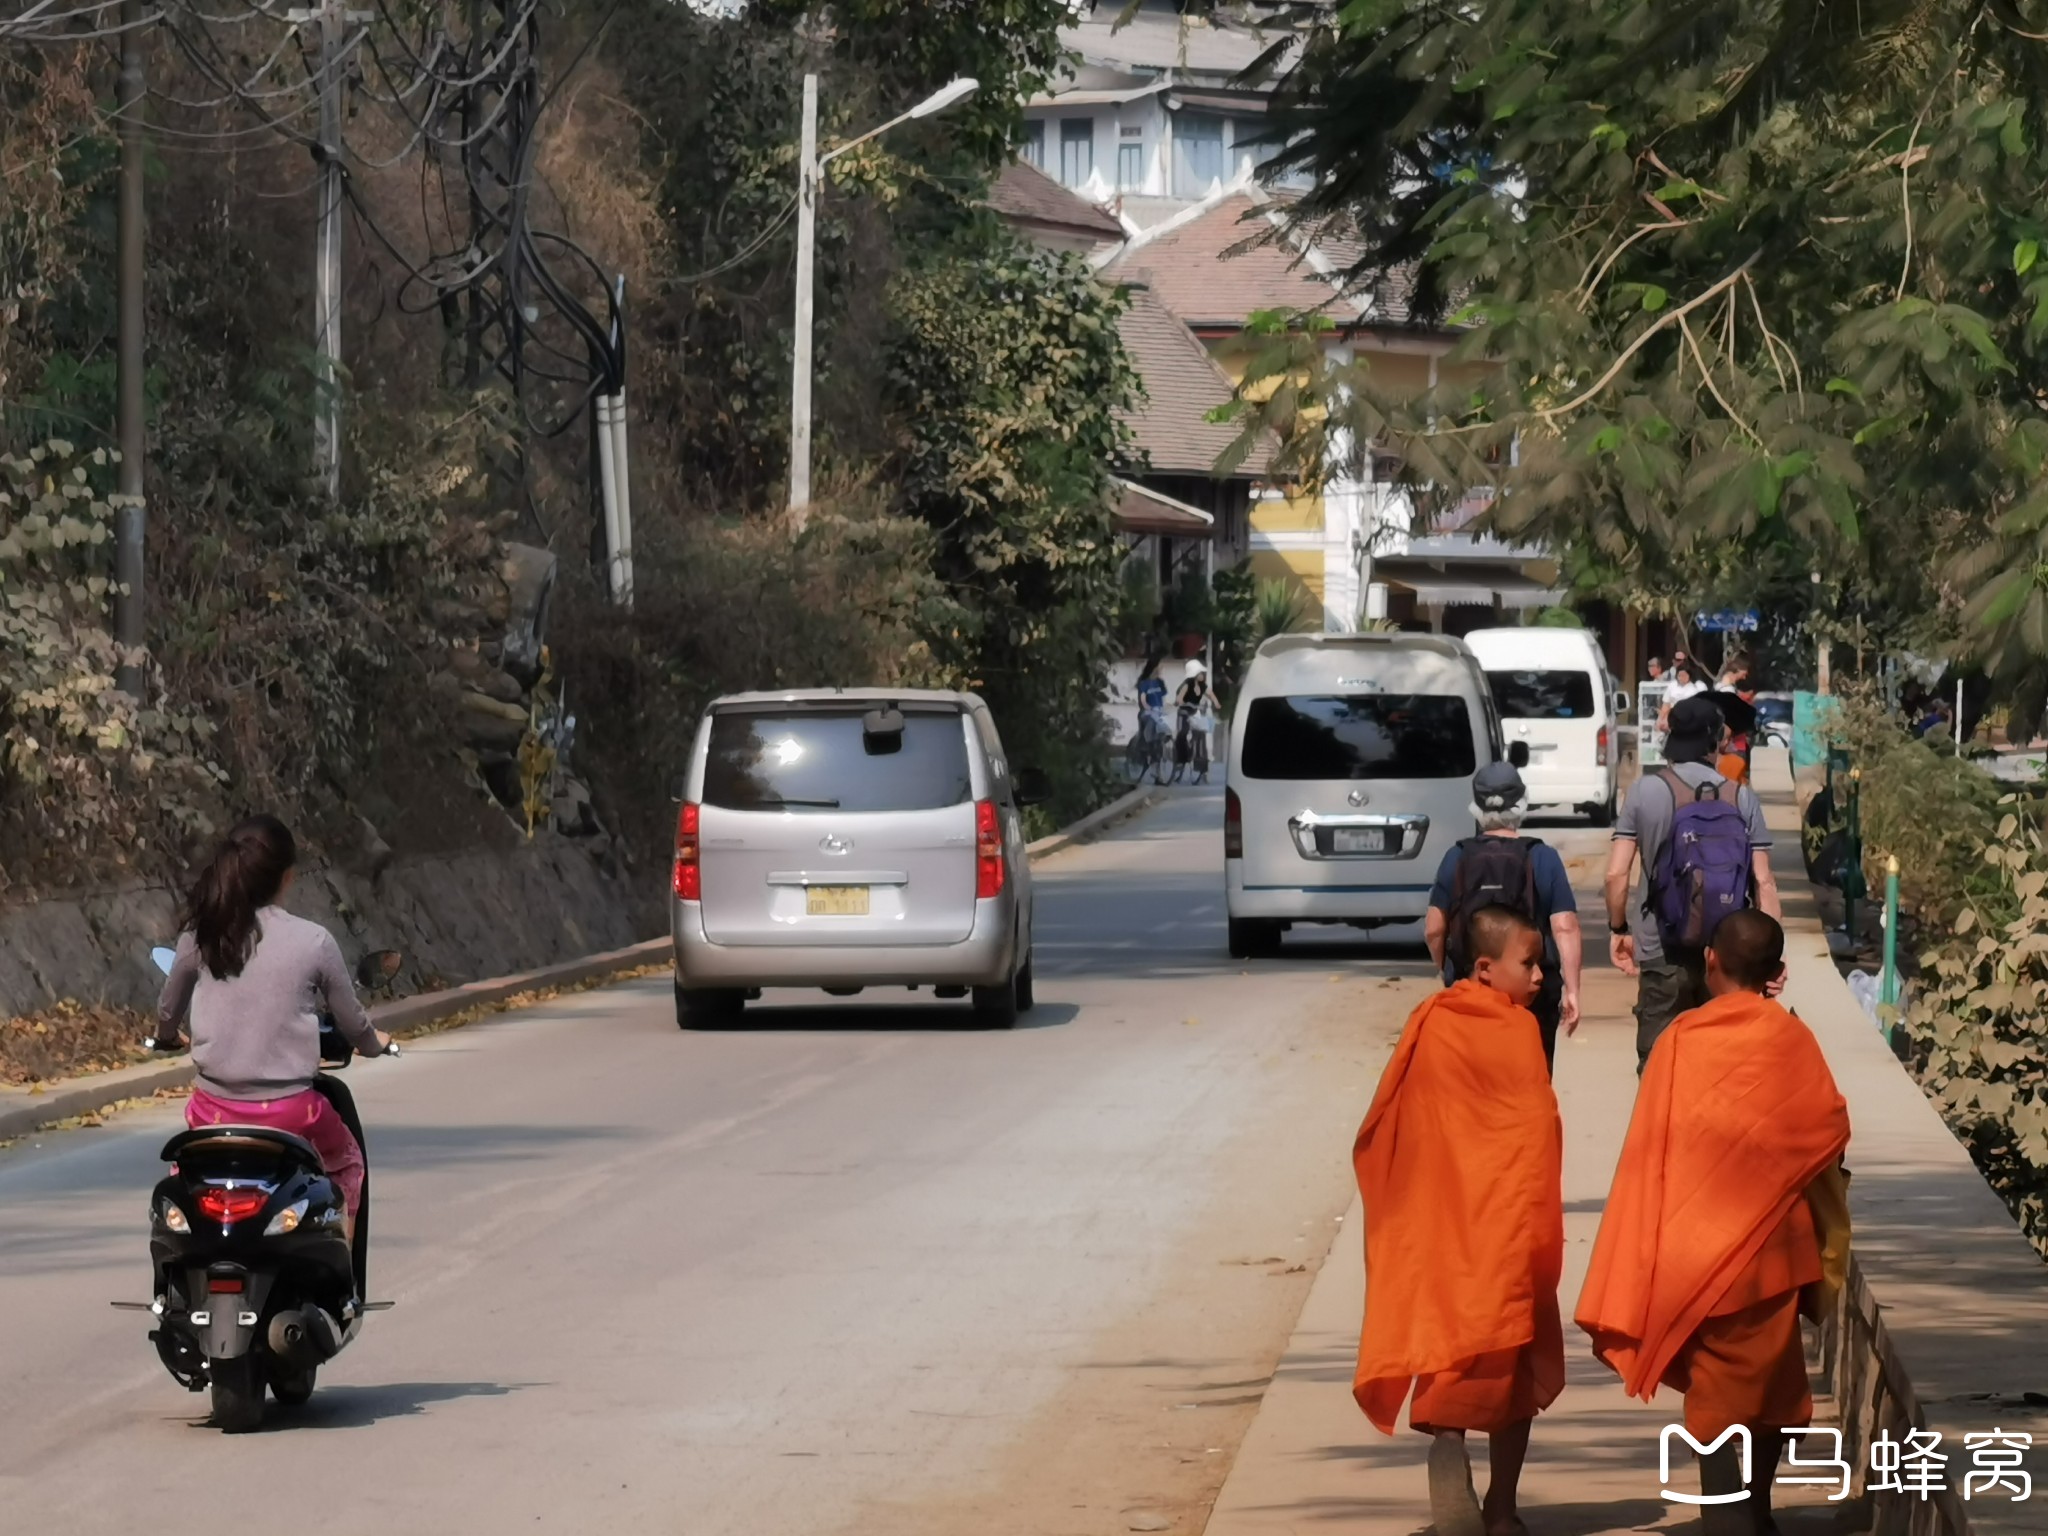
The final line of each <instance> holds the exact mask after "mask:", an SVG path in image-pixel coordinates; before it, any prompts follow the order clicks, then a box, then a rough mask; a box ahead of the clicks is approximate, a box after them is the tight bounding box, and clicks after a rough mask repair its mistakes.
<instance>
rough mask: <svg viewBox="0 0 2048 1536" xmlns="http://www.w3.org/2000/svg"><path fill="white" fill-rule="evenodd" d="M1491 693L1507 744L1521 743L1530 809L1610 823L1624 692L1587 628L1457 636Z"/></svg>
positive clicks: (1479, 631)
mask: <svg viewBox="0 0 2048 1536" xmlns="http://www.w3.org/2000/svg"><path fill="white" fill-rule="evenodd" d="M1465 643H1466V644H1467V645H1468V646H1470V647H1471V648H1472V654H1473V655H1475V656H1477V657H1478V658H1479V665H1480V666H1482V667H1484V668H1485V669H1486V679H1487V681H1488V683H1490V684H1491V685H1492V688H1493V704H1494V709H1495V711H1496V712H1497V713H1498V714H1499V715H1500V720H1501V728H1502V729H1503V730H1504V731H1505V732H1506V733H1507V739H1508V742H1509V744H1510V745H1513V744H1514V743H1515V742H1518V741H1520V742H1526V743H1527V744H1528V747H1529V766H1528V768H1527V769H1525V770H1524V771H1523V773H1522V780H1523V782H1524V783H1526V784H1527V785H1528V786H1529V806H1530V809H1532V810H1550V811H1565V812H1577V813H1578V814H1580V815H1583V816H1588V817H1590V818H1592V822H1593V825H1594V826H1596V827H1606V826H1612V825H1613V824H1614V808H1615V792H1616V787H1617V775H1618V772H1619V768H1620V757H1621V753H1620V750H1619V749H1620V743H1619V742H1618V741H1617V740H1616V739H1615V738H1616V732H1617V729H1618V727H1619V726H1620V724H1621V721H1622V719H1623V717H1624V716H1625V715H1626V713H1627V711H1628V695H1626V694H1624V693H1622V692H1620V691H1618V690H1617V689H1616V688H1615V686H1614V679H1613V678H1612V677H1611V676H1609V675H1608V671H1607V659H1606V657H1605V656H1603V655H1602V654H1601V651H1600V646H1599V642H1598V641H1596V640H1595V639H1594V638H1593V635H1592V632H1591V631H1590V630H1584V629H1548V628H1528V629H1475V630H1474V631H1472V633H1471V634H1469V635H1467V636H1466V637H1465Z"/></svg>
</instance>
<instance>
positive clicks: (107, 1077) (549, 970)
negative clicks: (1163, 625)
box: [0, 788, 1163, 1141]
mask: <svg viewBox="0 0 2048 1536" xmlns="http://www.w3.org/2000/svg"><path fill="white" fill-rule="evenodd" d="M1162 797H1163V791H1161V790H1159V789H1157V788H1150V789H1134V790H1132V791H1131V792H1130V793H1129V794H1127V795H1124V796H1122V797H1120V798H1119V799H1116V800H1113V801H1111V802H1110V803H1109V804H1108V805H1105V806H1104V807H1103V808H1102V809H1101V810H1099V811H1094V812H1091V813H1090V814H1089V815H1086V816H1083V817H1082V818H1081V819H1080V820H1079V821H1077V822H1075V823H1073V825H1071V826H1067V827H1062V828H1061V829H1060V830H1059V831H1057V832H1055V833H1053V834H1052V835H1051V836H1049V837H1041V838H1040V839H1039V840H1038V841H1037V842H1035V843H1032V844H1031V845H1030V846H1029V847H1028V848H1027V849H1026V850H1025V851H1026V852H1027V853H1028V854H1029V855H1030V857H1031V858H1032V860H1033V861H1034V862H1035V861H1037V860H1039V859H1042V858H1045V857H1047V856H1048V855H1051V854H1055V853H1058V852H1060V851H1061V850H1063V849H1066V848H1071V847H1073V846H1074V845H1075V844H1076V843H1080V842H1083V841H1085V840H1086V839H1088V838H1090V837H1092V836H1094V835H1095V834H1096V833H1098V832H1100V831H1102V830H1103V829H1104V828H1106V827H1108V826H1110V825H1111V824H1112V823H1115V822H1118V821H1121V820H1123V819H1124V818H1126V817H1129V816H1135V815H1137V814H1138V812H1140V811H1142V810H1144V809H1145V808H1146V807H1147V806H1149V805H1150V804H1151V803H1152V802H1153V801H1154V800H1157V799H1160V798H1162ZM669 953H670V940H669V938H668V936H667V935H666V934H664V935H663V936H662V937H660V938H658V939H649V940H647V942H646V943H644V944H634V945H630V946H628V947H627V948H625V949H613V950H606V951H604V952H603V953H601V954H595V955H585V956H584V957H583V958H582V959H580V960H565V961H563V962H562V963H561V964H560V965H545V966H542V967H541V968H540V969H539V970H534V971H521V972H519V973H518V974H517V975H513V976H496V977H492V978H490V979H489V980H486V981H472V982H469V983H467V984H465V985H463V986H459V987H450V988H448V989H447V990H445V991H441V992H423V993H421V994H420V995H419V996H417V997H402V998H398V999H396V1000H394V1001H392V1002H388V1003H378V1004H376V1005H375V1006H373V1007H372V1008H371V1009H370V1017H371V1018H373V1019H375V1020H376V1022H377V1027H378V1028H379V1029H382V1030H385V1031H387V1032H390V1033H398V1032H400V1031H403V1030H410V1029H418V1028H420V1027H421V1026H423V1025H427V1024H437V1023H439V1022H440V1021H441V1020H443V1019H446V1018H452V1017H453V1016H454V1015H456V1014H458V1013H465V1012H467V1011H468V1010H469V1009H471V1008H487V1007H489V1006H491V1005H492V1004H493V1003H504V1002H509V1001H511V1000H512V999H513V998H515V997H517V996H519V994H520V993H522V992H539V991H544V990H547V989H550V988H554V987H574V986H581V985H583V984H584V983H587V982H592V981H601V980H603V979H604V978H605V977H607V976H615V975H617V974H619V973H620V972H622V971H637V970H639V969H640V968H641V967H642V966H648V965H659V964H660V963H661V962H662V961H664V960H666V959H667V958H668V957H669ZM191 1081H192V1062H191V1059H190V1058H189V1057H178V1058H176V1059H175V1060H171V1061H152V1062H144V1063H143V1064H142V1065H140V1066H135V1067H123V1068H122V1069H121V1070H120V1071H118V1072H105V1073H100V1074H97V1075H95V1076H93V1077H91V1078H87V1079H84V1080H81V1081H73V1082H70V1083H59V1084H57V1085H55V1086H54V1087H51V1088H49V1089H47V1090H45V1091H44V1092H42V1093H38V1094H25V1093H15V1092H7V1093H6V1094H5V1095H4V1098H6V1099H18V1100H20V1102H18V1103H13V1104H8V1105H6V1107H5V1108H0V1141H11V1140H13V1139H14V1138H15V1137H17V1136H26V1135H28V1134H29V1133H31V1132H33V1131H36V1130H39V1129H40V1128H41V1127H43V1126H46V1125H50V1124H52V1123H53V1122H55V1121H58V1120H70V1119H74V1118H76V1117H77V1116H79V1115H93V1114H98V1113H99V1112H100V1111H101V1110H103V1109H106V1108H109V1107H110V1106H112V1105H115V1104H118V1103H120V1102H121V1101H122V1100H123V1099H146V1098H148V1097H150V1095H152V1094H155V1093H160V1092H163V1091H165V1090H172V1089H178V1088H184V1087H187V1086H189V1085H190V1083H191Z"/></svg>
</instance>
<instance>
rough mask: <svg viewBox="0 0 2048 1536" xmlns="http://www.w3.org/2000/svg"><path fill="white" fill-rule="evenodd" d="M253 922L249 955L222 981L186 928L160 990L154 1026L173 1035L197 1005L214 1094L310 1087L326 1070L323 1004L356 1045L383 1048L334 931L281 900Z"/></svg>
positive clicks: (203, 1061) (200, 1054)
mask: <svg viewBox="0 0 2048 1536" xmlns="http://www.w3.org/2000/svg"><path fill="white" fill-rule="evenodd" d="M256 925H257V934H258V937H257V939H256V943H255V946H254V947H253V948H252V949H251V951H250V953H249V963H248V964H247V965H245V966H243V967H242V973H241V975H239V976H230V977H228V978H227V979H226V980H225V981H223V980H221V979H219V978H218V977H216V976H214V975H213V974H211V973H210V972H209V971H208V970H207V969H206V965H205V963H204V962H203V961H202V960H201V959H200V958H199V950H198V948H197V946H195V945H194V944H193V942H192V935H191V934H189V933H185V934H180V935H179V937H178V958H177V961H176V962H175V963H174V964H173V965H172V966H171V974H170V975H169V976H168V977H167V978H166V979H165V981H164V990H163V995H162V997H160V998H159V999H158V1000H157V1010H156V1012H157V1027H158V1029H159V1030H160V1031H161V1032H162V1033H163V1034H165V1035H166V1036H168V1035H171V1034H173V1033H175V1032H176V1031H177V1029H178V1027H179V1026H180V1025H181V1024H185V1023H186V1022H187V1015H188V1014H189V1015H190V1021H189V1022H190V1025H191V1035H192V1065H193V1066H194V1067H195V1068H197V1070H198V1079H199V1086H200V1087H201V1088H202V1089H204V1090H205V1091H206V1092H208V1093H211V1094H213V1095H214V1096H215V1097H216V1098H222V1099H230V1100H240V1101H244V1102H247V1101H250V1100H267V1099H283V1098H289V1097H290V1096H291V1095H292V1094H295V1093H299V1092H302V1091H303V1090H305V1089H307V1088H310V1087H311V1086H312V1085H313V1080H314V1079H315V1078H317V1077H318V1076H319V1075H320V1009H321V1007H322V1005H323V1004H324V1005H325V1006H326V1008H327V1011H328V1012H330V1013H332V1014H333V1015H334V1021H335V1023H336V1024H337V1025H338V1026H340V1029H341V1032H342V1033H343V1034H344V1035H346V1036H348V1038H349V1042H350V1043H351V1044H352V1045H354V1046H355V1048H356V1049H357V1050H359V1051H362V1052H364V1053H366V1054H368V1053H373V1052H375V1051H376V1049H377V1030H376V1026H375V1025H373V1024H371V1022H370V1016H369V1014H368V1013H367V1012H365V1011H364V1009H363V1005H362V1003H361V1001H360V1000H358V998H357V997H356V989H355V985H354V983H352V982H351V981H350V980H349V974H348V967H347V966H346V965H344V964H342V960H341V947H340V946H339V945H337V944H336V943H335V942H334V935H333V934H331V933H329V932H328V931H327V930H326V929H325V928H322V927H321V926H320V925H319V924H318V923H309V922H307V921H306V920H305V919H304V918H303V917H294V916H292V914H291V913H289V912H286V911H284V910H283V909H282V908H280V907H265V908H264V909H263V910H262V911H261V912H259V913H258V914H257V917H256Z"/></svg>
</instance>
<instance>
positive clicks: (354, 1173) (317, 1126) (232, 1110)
mask: <svg viewBox="0 0 2048 1536" xmlns="http://www.w3.org/2000/svg"><path fill="white" fill-rule="evenodd" d="M185 1123H186V1124H187V1125H189V1126H191V1127H193V1128H194V1129H195V1130H196V1129H198V1128H199V1127H201V1126H207V1125H261V1126H265V1127H267V1128H269V1129H270V1130H273V1131H289V1132H290V1133H291V1134H292V1135H294V1136H300V1137H303V1138H304V1139H305V1140H307V1141H309V1142H311V1143H312V1144H313V1150H314V1151H315V1152H318V1153H319V1154H320V1165H321V1166H322V1167H323V1168H325V1169H326V1170H327V1176H328V1177H329V1178H330V1179H332V1180H334V1183H335V1186H336V1187H337V1188H338V1189H340V1191H341V1198H342V1203H343V1204H344V1205H346V1206H347V1207H348V1214H349V1219H350V1220H351V1221H353V1220H354V1219H355V1214H356V1205H357V1203H358V1202H359V1201H360V1200H361V1199H362V1196H363V1149H362V1148H361V1147H359V1146H357V1145H356V1139H355V1137H353V1136H351V1135H350V1134H349V1129H348V1127H347V1126H346V1125H343V1124H342V1122H341V1116H340V1115H337V1114H336V1113H335V1112H334V1106H333V1105H332V1104H330V1103H328V1102H327V1100H326V1099H325V1098H323V1097H322V1096H321V1095H320V1094H318V1093H315V1092H314V1091H313V1090H312V1089H311V1088H306V1089H302V1090H301V1091H300V1092H298V1093H294V1094H292V1095H290V1096H289V1097H287V1098H282V1099H216V1098H215V1097H214V1096H213V1095H212V1094H210V1093H208V1092H206V1090H205V1089H203V1088H194V1089H193V1090H192V1097H191V1098H190V1099H188V1100H187V1101H186V1103H185Z"/></svg>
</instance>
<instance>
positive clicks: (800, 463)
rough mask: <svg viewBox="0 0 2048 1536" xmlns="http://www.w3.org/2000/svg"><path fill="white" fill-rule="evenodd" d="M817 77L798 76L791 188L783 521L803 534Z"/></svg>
mask: <svg viewBox="0 0 2048 1536" xmlns="http://www.w3.org/2000/svg"><path fill="white" fill-rule="evenodd" d="M818 169H819V167H818V77H817V76H816V75H805V76H804V122H803V139H802V147H801V148H800V150H799V151H798V159H797V187H796V336H795V343H794V344H795V354H796V355H795V359H794V362H793V364H792V372H791V376H790V386H789V517H790V522H791V524H792V525H793V526H794V527H795V529H796V531H797V532H799V533H801V532H803V527H804V520H805V517H806V514H807V513H808V512H809V510H810V504H811V266H812V260H813V257H814V255H815V252H816V247H817V239H818Z"/></svg>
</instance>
